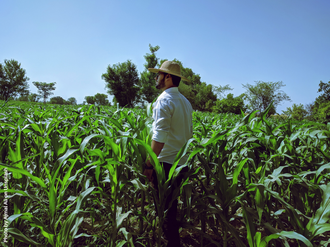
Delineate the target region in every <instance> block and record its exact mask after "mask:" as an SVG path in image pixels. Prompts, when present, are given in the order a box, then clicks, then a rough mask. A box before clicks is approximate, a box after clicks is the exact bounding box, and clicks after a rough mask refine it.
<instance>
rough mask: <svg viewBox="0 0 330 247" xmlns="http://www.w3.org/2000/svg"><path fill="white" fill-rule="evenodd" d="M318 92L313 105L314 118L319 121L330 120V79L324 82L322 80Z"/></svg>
mask: <svg viewBox="0 0 330 247" xmlns="http://www.w3.org/2000/svg"><path fill="white" fill-rule="evenodd" d="M318 92H319V93H321V95H319V96H318V97H317V98H316V100H315V102H314V104H313V105H312V107H311V109H312V113H313V115H312V116H313V119H315V120H317V121H321V122H323V121H325V122H329V121H330V81H329V82H328V83H324V82H322V81H320V84H319V89H318Z"/></svg>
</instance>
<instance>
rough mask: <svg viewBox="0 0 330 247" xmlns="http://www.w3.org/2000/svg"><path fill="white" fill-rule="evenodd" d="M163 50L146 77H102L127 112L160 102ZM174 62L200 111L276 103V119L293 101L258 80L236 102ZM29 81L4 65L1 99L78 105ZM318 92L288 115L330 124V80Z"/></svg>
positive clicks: (126, 72) (113, 72)
mask: <svg viewBox="0 0 330 247" xmlns="http://www.w3.org/2000/svg"><path fill="white" fill-rule="evenodd" d="M159 49H160V47H159V46H151V45H149V50H150V53H146V55H145V56H144V58H145V60H146V63H145V64H144V70H143V71H142V72H141V73H138V71H137V66H136V65H135V64H134V63H132V62H131V61H130V60H127V61H126V62H122V63H117V64H113V65H112V66H111V65H108V67H107V70H106V72H105V73H103V74H102V75H101V77H102V79H103V80H104V81H105V86H106V89H107V93H108V94H109V95H112V96H113V103H118V104H119V105H120V106H121V107H134V106H136V105H144V104H145V103H147V102H148V103H151V102H153V101H154V100H155V99H156V98H157V97H158V95H159V94H160V91H159V90H157V89H156V87H155V85H156V82H155V79H154V78H155V74H154V73H151V72H150V71H148V68H154V67H157V66H158V67H160V66H161V64H162V63H163V62H164V61H166V60H167V59H159V58H157V56H156V52H157V51H158V50H159ZM173 61H175V62H177V63H178V64H179V65H180V67H181V74H182V76H184V77H186V78H187V79H188V80H189V82H186V81H181V82H180V85H179V91H180V92H181V93H182V94H183V95H184V96H185V97H186V98H187V99H188V100H189V101H190V103H191V105H192V107H193V108H194V109H195V110H198V111H208V112H215V113H235V114H239V113H241V111H243V112H247V111H248V112H250V111H254V110H260V111H264V110H265V109H266V108H267V106H268V105H270V103H273V105H272V108H271V110H270V111H269V115H271V114H276V113H277V112H276V108H277V106H278V105H279V104H280V103H281V102H283V101H291V99H290V97H289V96H288V95H287V94H286V93H285V92H284V91H282V90H281V88H282V87H284V86H285V85H284V84H283V82H282V81H278V82H264V81H256V82H255V83H254V84H253V85H251V84H242V86H243V87H244V88H245V89H246V91H245V93H243V94H241V95H239V96H236V97H234V95H233V94H231V93H228V91H230V90H232V89H233V88H231V87H230V85H228V84H227V85H222V86H221V85H219V86H214V85H211V84H207V83H206V82H203V81H202V79H201V76H200V75H199V74H196V73H195V72H194V71H193V70H192V69H191V68H186V67H184V66H183V64H182V62H181V61H179V60H177V59H173ZM28 80H29V78H28V77H27V76H26V71H25V70H24V69H23V68H21V64H20V63H18V62H17V61H15V60H5V61H4V64H0V86H1V88H0V99H2V100H8V99H14V100H19V101H30V102H38V101H39V100H41V99H43V101H44V103H46V102H48V103H51V104H71V105H75V104H77V100H76V99H75V98H74V97H70V98H68V99H67V100H65V99H64V98H62V97H61V96H55V97H51V98H50V99H49V101H47V100H48V98H49V96H50V95H52V94H53V92H52V91H54V90H55V84H56V82H52V83H46V82H33V84H34V85H35V86H36V87H37V89H38V94H36V93H31V92H30V91H29V90H28V88H29V85H28V83H27V82H28ZM219 84H220V82H219ZM318 92H319V93H321V94H320V95H319V96H318V97H317V98H316V99H315V101H314V102H312V103H310V104H308V105H306V106H303V105H302V104H299V105H297V104H293V106H292V107H288V108H287V110H286V111H283V113H284V114H285V115H287V116H289V117H291V118H293V119H296V120H302V119H308V120H313V121H329V119H330V81H329V82H328V83H323V82H322V81H321V82H320V84H319V89H318ZM227 93H228V94H227ZM107 97H108V96H107V94H103V93H97V94H96V95H94V96H85V101H84V102H83V104H98V105H111V104H110V102H109V101H108V99H107Z"/></svg>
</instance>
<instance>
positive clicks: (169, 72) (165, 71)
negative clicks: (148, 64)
mask: <svg viewBox="0 0 330 247" xmlns="http://www.w3.org/2000/svg"><path fill="white" fill-rule="evenodd" d="M148 70H149V71H150V72H153V73H158V72H159V71H160V72H164V73H167V74H171V75H175V76H178V77H181V80H184V81H189V80H188V79H187V78H186V77H184V76H182V75H178V74H175V73H173V72H171V71H168V70H165V69H155V68H148ZM189 82H190V81H189Z"/></svg>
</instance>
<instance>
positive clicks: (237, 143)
mask: <svg viewBox="0 0 330 247" xmlns="http://www.w3.org/2000/svg"><path fill="white" fill-rule="evenodd" d="M0 105H2V107H1V115H2V117H1V119H0V125H1V128H0V142H1V145H0V176H2V177H4V171H5V169H7V172H8V177H9V179H8V189H7V190H5V189H4V186H3V183H1V184H0V193H1V194H2V195H3V193H7V194H8V196H9V197H10V199H9V200H8V203H9V209H10V210H9V218H8V222H9V227H8V233H9V234H10V235H11V238H10V240H11V243H10V246H21V245H22V246H23V245H24V246H54V247H60V246H124V245H125V246H126V245H127V246H159V247H160V246H164V245H165V243H164V241H163V240H162V238H161V236H162V231H161V229H162V228H161V226H162V224H163V222H164V216H165V215H166V212H165V211H164V201H165V200H166V198H167V197H168V194H169V193H168V192H169V191H168V188H169V187H173V185H174V183H175V181H176V176H177V174H178V172H179V170H180V169H181V168H182V167H175V165H176V164H177V163H175V164H174V166H173V167H172V169H171V172H170V177H171V178H172V180H167V181H165V180H164V174H163V172H164V170H163V167H162V166H161V165H160V164H159V162H158V160H157V158H156V157H155V154H154V153H153V152H152V150H151V147H150V143H151V135H150V131H151V128H152V119H150V114H151V112H152V111H150V110H151V107H150V106H149V107H148V108H147V109H146V111H144V110H142V109H126V108H120V109H117V108H116V107H108V106H97V107H95V106H92V105H85V106H73V105H70V106H59V105H45V104H39V103H33V104H32V103H26V102H8V103H7V104H3V102H1V103H0ZM269 108H270V106H269ZM267 110H269V109H266V111H265V112H263V113H262V114H261V116H260V117H256V112H251V113H250V114H248V115H247V116H241V115H235V114H221V113H220V114H219V113H217V114H214V113H209V112H198V113H197V112H194V113H193V126H194V128H193V138H192V139H190V140H189V141H188V142H187V143H186V145H185V146H184V147H183V148H182V149H181V151H180V152H179V154H178V155H177V158H176V162H178V160H179V159H180V157H182V156H183V155H184V154H187V155H188V156H189V158H188V161H187V163H186V164H185V165H186V166H187V167H188V170H189V172H188V173H187V174H186V176H185V179H184V180H183V182H182V183H181V184H180V185H179V186H178V187H177V189H176V192H175V194H176V195H178V193H179V191H182V194H181V196H180V199H179V200H180V201H179V205H178V207H179V212H180V214H179V215H180V218H179V221H180V225H181V226H182V232H181V233H185V234H184V239H183V241H185V243H186V242H189V243H192V244H191V245H192V246H242V247H243V246H244V247H245V246H262V247H266V246H270V247H271V246H299V245H300V246H327V245H326V244H327V241H328V239H329V238H330V234H329V229H330V199H329V198H330V185H329V184H330V183H329V182H330V175H329V170H330V163H329V162H330V153H329V149H328V147H329V145H330V125H329V124H328V125H326V124H319V123H315V122H310V123H306V122H303V123H300V122H298V121H295V122H292V121H291V120H290V119H287V120H283V121H281V122H278V121H275V120H273V119H271V118H266V114H267ZM148 154H149V155H150V156H151V158H152V160H153V162H154V164H155V170H156V174H157V177H158V178H159V181H161V180H163V182H164V183H162V184H158V187H159V188H160V189H159V191H158V192H156V191H155V190H154V189H152V187H151V186H150V185H149V184H148V183H147V181H146V177H145V176H143V174H142V172H143V166H144V162H145V160H146V158H147V155H148ZM157 193H158V194H157ZM175 197H176V196H174V197H172V198H170V199H171V200H172V201H173V200H174V198H175ZM153 198H155V199H153ZM153 200H156V204H154V201H153ZM156 210H158V214H159V215H160V216H159V217H158V216H156V215H157V214H156V213H155V212H156ZM3 224H4V223H3V221H2V222H0V235H1V236H3V234H4V231H3V229H4V227H3ZM186 240H187V241H186Z"/></svg>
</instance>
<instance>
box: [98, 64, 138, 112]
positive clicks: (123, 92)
mask: <svg viewBox="0 0 330 247" xmlns="http://www.w3.org/2000/svg"><path fill="white" fill-rule="evenodd" d="M102 79H103V80H105V82H106V88H107V89H108V93H109V94H111V95H114V97H115V98H116V101H117V102H118V103H119V105H120V106H121V107H124V106H126V107H133V106H134V104H135V103H136V102H137V101H138V96H139V87H138V85H139V77H138V72H137V69H136V65H135V64H134V63H132V62H131V61H130V60H127V62H123V63H118V64H114V65H113V66H110V65H109V66H108V68H107V72H106V73H104V74H103V75H102Z"/></svg>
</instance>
